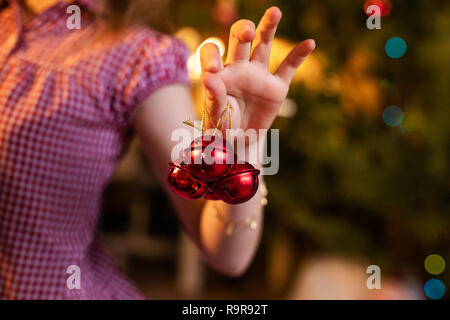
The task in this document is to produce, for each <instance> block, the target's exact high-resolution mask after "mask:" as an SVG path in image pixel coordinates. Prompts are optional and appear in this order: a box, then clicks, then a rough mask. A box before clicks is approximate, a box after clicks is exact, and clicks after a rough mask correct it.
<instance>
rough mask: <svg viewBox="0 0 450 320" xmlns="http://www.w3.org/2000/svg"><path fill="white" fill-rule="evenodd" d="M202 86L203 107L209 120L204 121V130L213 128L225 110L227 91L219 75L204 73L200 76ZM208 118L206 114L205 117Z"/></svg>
mask: <svg viewBox="0 0 450 320" xmlns="http://www.w3.org/2000/svg"><path fill="white" fill-rule="evenodd" d="M201 82H202V84H203V88H204V90H203V106H204V107H206V108H207V110H208V113H209V116H210V117H211V118H210V119H208V118H206V119H205V128H206V129H208V128H213V127H214V125H213V124H217V121H218V120H219V118H220V115H221V114H222V111H223V109H224V108H225V104H226V100H227V89H226V86H225V83H224V82H223V80H222V79H221V78H220V76H219V74H217V73H211V72H204V73H203V74H202V76H201ZM206 117H208V114H207V115H206Z"/></svg>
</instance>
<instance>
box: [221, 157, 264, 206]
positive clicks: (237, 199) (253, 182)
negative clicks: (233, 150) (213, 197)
mask: <svg viewBox="0 0 450 320" xmlns="http://www.w3.org/2000/svg"><path fill="white" fill-rule="evenodd" d="M259 173H260V171H259V170H258V169H255V168H254V167H253V166H252V165H251V164H249V163H243V164H234V165H233V168H232V170H231V171H230V172H229V174H228V175H227V176H226V177H224V178H223V179H221V180H220V181H217V182H216V183H214V185H213V189H214V190H215V192H216V193H217V194H218V195H219V197H220V200H222V201H224V202H226V203H229V204H240V203H244V202H246V201H248V200H250V199H251V198H252V197H253V196H254V195H255V193H256V191H257V190H258V186H259V179H258V175H259Z"/></svg>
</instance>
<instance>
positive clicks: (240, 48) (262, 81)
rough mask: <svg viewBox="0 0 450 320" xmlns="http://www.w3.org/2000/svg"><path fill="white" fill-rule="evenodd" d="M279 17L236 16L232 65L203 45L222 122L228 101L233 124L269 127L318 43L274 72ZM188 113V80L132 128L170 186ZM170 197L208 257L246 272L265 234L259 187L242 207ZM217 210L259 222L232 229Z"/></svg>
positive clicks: (212, 103) (155, 99)
mask: <svg viewBox="0 0 450 320" xmlns="http://www.w3.org/2000/svg"><path fill="white" fill-rule="evenodd" d="M280 19H281V12H280V10H279V9H278V8H270V9H268V10H267V11H266V13H265V15H264V17H263V18H262V19H261V22H260V24H259V26H258V28H257V29H256V30H255V25H254V24H253V22H251V21H248V20H239V21H238V22H236V23H235V24H234V25H233V26H232V28H231V31H230V42H229V49H228V56H227V61H226V63H225V66H224V65H223V63H222V60H221V58H220V55H219V50H218V48H217V47H216V46H215V45H213V44H207V45H205V46H203V47H202V50H201V61H202V71H203V74H202V83H203V86H204V93H205V94H204V105H205V106H206V107H207V108H208V109H209V110H210V113H211V115H212V117H215V119H214V120H216V121H215V122H217V117H218V115H220V114H221V113H222V111H223V109H224V107H225V104H226V102H227V101H228V102H229V103H230V105H231V107H232V110H233V115H232V119H233V128H241V129H244V130H246V129H250V128H253V129H268V128H270V126H271V124H272V122H273V120H274V118H275V116H276V114H277V112H278V109H279V107H280V106H281V103H282V102H283V100H284V99H285V97H286V95H287V92H288V90H289V85H290V81H291V79H292V77H293V75H294V73H295V71H296V70H297V68H298V67H299V65H300V64H301V62H302V61H303V60H304V59H305V58H306V56H307V55H308V54H309V53H310V52H311V51H312V50H313V49H314V47H315V43H314V41H313V40H306V41H303V42H301V43H300V44H298V45H297V46H296V47H295V48H294V49H293V50H292V51H291V52H290V53H289V54H288V56H287V57H286V59H285V60H284V61H283V63H282V64H281V65H280V66H279V68H278V70H277V71H276V72H275V74H271V73H270V72H269V71H268V62H269V56H270V50H271V43H272V40H273V37H274V35H275V31H276V28H277V25H278V23H279V21H280ZM187 118H190V119H195V118H196V117H195V114H194V111H193V106H192V100H191V96H190V92H189V90H188V89H187V88H186V87H184V86H182V85H169V86H165V87H163V88H161V89H159V90H157V91H156V92H154V93H153V94H152V95H151V96H150V97H148V98H147V99H146V100H145V101H144V102H143V103H142V104H141V105H140V106H139V107H138V108H137V109H136V111H135V112H134V113H133V116H132V123H133V126H134V128H135V130H136V132H137V133H138V135H139V137H140V138H141V141H142V144H143V146H144V148H145V149H146V152H147V155H148V157H149V159H150V161H151V163H152V165H153V167H154V169H155V170H156V172H157V174H158V176H159V177H160V179H161V181H163V185H164V186H165V187H166V188H168V186H167V183H166V175H167V171H168V163H167V162H168V161H169V159H170V158H171V151H172V148H173V146H174V145H175V144H176V142H171V141H170V139H171V134H172V132H173V130H175V129H177V128H180V127H183V126H182V124H181V123H182V121H184V120H186V119H187ZM206 123H207V124H208V123H209V122H206ZM185 128H186V127H185ZM192 136H193V135H192ZM169 195H170V197H171V199H172V201H173V203H174V205H175V207H176V209H177V211H178V214H179V217H180V219H181V221H182V222H183V224H184V225H185V228H186V230H187V232H188V234H189V235H190V236H191V238H192V239H193V240H194V241H195V242H196V243H197V245H198V246H199V248H200V250H201V252H202V253H203V256H204V257H205V259H206V261H207V262H208V263H209V264H210V265H211V266H213V267H214V268H215V269H217V270H219V271H222V272H224V273H226V274H229V275H239V274H241V273H243V272H244V271H245V270H246V268H247V266H248V265H249V263H250V262H251V260H252V258H253V255H254V253H255V251H256V248H257V245H258V242H259V238H260V232H261V226H262V209H261V205H260V202H261V195H260V193H257V194H256V195H255V196H254V197H253V198H252V199H251V200H250V201H248V202H246V203H244V204H240V205H228V204H226V203H223V202H221V201H204V200H195V201H193V200H184V199H182V198H180V197H178V196H176V195H175V194H174V193H173V192H169ZM214 207H215V208H214ZM215 210H216V211H218V212H219V213H220V216H221V217H222V219H225V220H228V219H229V220H241V221H242V220H245V218H251V219H252V220H255V223H254V224H253V228H246V229H244V230H239V231H238V232H234V233H231V234H229V235H227V232H226V224H224V223H223V222H222V221H221V219H219V218H218V216H217V215H214V214H213V212H214V211H215Z"/></svg>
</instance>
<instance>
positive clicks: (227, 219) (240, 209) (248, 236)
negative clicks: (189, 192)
mask: <svg viewBox="0 0 450 320" xmlns="http://www.w3.org/2000/svg"><path fill="white" fill-rule="evenodd" d="M259 188H260V189H259V190H260V191H259V192H257V193H256V194H255V196H254V197H253V198H252V199H250V200H249V201H247V202H245V203H243V204H240V205H229V204H226V203H224V202H222V201H207V202H206V203H205V205H204V207H203V210H202V213H201V215H200V221H199V240H200V243H201V249H202V251H203V254H204V255H205V258H206V259H207V261H208V263H209V264H210V265H211V266H213V267H214V268H215V269H217V270H219V271H221V272H223V273H226V274H229V275H234V276H236V275H240V274H242V273H243V272H244V271H245V270H246V269H247V267H248V265H249V264H250V262H251V261H252V259H253V256H254V254H255V252H256V249H257V247H258V244H259V241H260V237H261V232H262V228H263V214H264V210H263V206H262V205H261V203H262V202H263V199H265V197H264V194H263V192H261V190H265V187H264V185H263V179H262V177H260V187H259ZM263 203H264V202H263Z"/></svg>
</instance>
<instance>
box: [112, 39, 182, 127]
mask: <svg viewBox="0 0 450 320" xmlns="http://www.w3.org/2000/svg"><path fill="white" fill-rule="evenodd" d="M130 50H132V51H133V52H131V54H130V58H129V59H127V60H128V61H126V62H125V63H124V65H123V66H122V68H121V71H120V73H119V81H118V85H117V86H116V98H118V99H117V100H118V101H116V103H119V105H120V106H119V107H120V109H121V113H122V120H123V121H125V123H126V124H129V117H130V114H131V113H132V112H133V110H134V109H135V108H136V107H137V106H138V105H139V104H140V103H141V102H142V101H143V100H145V99H146V98H147V97H148V96H149V95H151V94H152V92H154V91H155V90H157V89H159V88H161V87H163V86H165V85H168V84H173V83H181V84H186V85H188V84H189V83H190V82H189V76H188V71H187V59H188V57H189V50H188V49H187V47H186V46H185V45H184V44H183V43H182V42H181V41H180V40H178V39H176V38H175V37H173V36H169V35H161V34H156V33H149V34H147V35H146V36H145V37H143V39H142V40H141V41H140V42H139V44H138V45H137V46H136V47H135V48H134V49H133V48H130Z"/></svg>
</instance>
